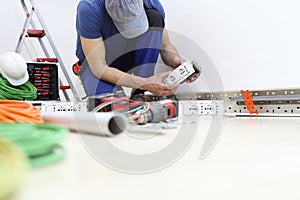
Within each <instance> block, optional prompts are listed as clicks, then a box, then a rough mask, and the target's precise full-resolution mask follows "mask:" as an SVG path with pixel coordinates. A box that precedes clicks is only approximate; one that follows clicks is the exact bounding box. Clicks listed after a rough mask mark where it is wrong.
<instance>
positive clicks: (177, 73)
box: [163, 61, 196, 84]
mask: <svg viewBox="0 0 300 200" xmlns="http://www.w3.org/2000/svg"><path fill="white" fill-rule="evenodd" d="M195 72H196V71H195V69H194V66H193V64H192V63H191V62H189V61H185V62H184V63H182V64H181V65H180V66H178V67H177V68H176V69H174V70H173V71H172V72H171V73H170V74H169V75H168V76H167V77H166V78H165V79H164V80H163V83H164V84H178V83H179V84H181V83H183V82H184V81H186V80H187V79H188V78H189V77H190V76H191V75H193V74H194V73H195Z"/></svg>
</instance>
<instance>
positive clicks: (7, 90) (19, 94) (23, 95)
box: [0, 76, 37, 100]
mask: <svg viewBox="0 0 300 200" xmlns="http://www.w3.org/2000/svg"><path fill="white" fill-rule="evenodd" d="M36 98H37V89H36V87H34V85H32V84H31V83H30V82H29V81H27V82H26V83H25V84H23V85H20V86H13V85H11V84H10V83H9V82H8V80H6V79H4V78H3V77H2V76H0V99H6V100H8V99H10V100H35V99H36Z"/></svg>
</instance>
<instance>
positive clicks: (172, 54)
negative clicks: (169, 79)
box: [160, 43, 182, 68]
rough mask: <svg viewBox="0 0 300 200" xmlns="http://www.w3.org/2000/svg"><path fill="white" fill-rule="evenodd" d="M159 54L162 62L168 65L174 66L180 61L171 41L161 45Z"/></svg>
mask: <svg viewBox="0 0 300 200" xmlns="http://www.w3.org/2000/svg"><path fill="white" fill-rule="evenodd" d="M160 54H161V59H162V60H163V62H164V63H165V64H166V65H167V66H169V67H172V68H176V67H178V66H179V65H180V64H181V63H182V59H181V57H180V56H179V54H178V52H177V50H176V48H175V47H174V46H173V45H172V44H171V43H169V44H166V45H164V46H162V48H161V50H160Z"/></svg>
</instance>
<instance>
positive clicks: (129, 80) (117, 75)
mask: <svg viewBox="0 0 300 200" xmlns="http://www.w3.org/2000/svg"><path fill="white" fill-rule="evenodd" d="M95 76H96V77H97V78H99V79H101V80H104V81H107V82H110V83H112V84H116V85H122V86H125V87H130V88H142V87H143V86H144V85H145V84H146V79H144V78H141V77H138V76H134V75H131V74H127V73H125V72H122V71H120V70H118V69H116V68H113V67H109V66H107V67H105V69H104V70H101V72H99V73H97V74H95Z"/></svg>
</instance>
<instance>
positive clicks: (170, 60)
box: [160, 29, 200, 83]
mask: <svg viewBox="0 0 300 200" xmlns="http://www.w3.org/2000/svg"><path fill="white" fill-rule="evenodd" d="M160 55H161V59H162V60H163V62H164V63H165V64H166V65H167V66H169V67H171V68H173V69H175V68H176V67H178V66H179V65H181V64H182V63H184V60H183V59H182V58H181V57H180V56H179V54H178V52H177V50H176V48H175V46H174V45H173V44H172V43H171V41H170V38H169V34H168V31H167V30H166V29H164V32H163V38H162V45H161V50H160ZM199 76H200V73H197V74H195V75H194V76H193V77H192V78H190V79H188V81H187V82H188V83H191V82H193V81H195V80H196V79H198V78H199Z"/></svg>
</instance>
